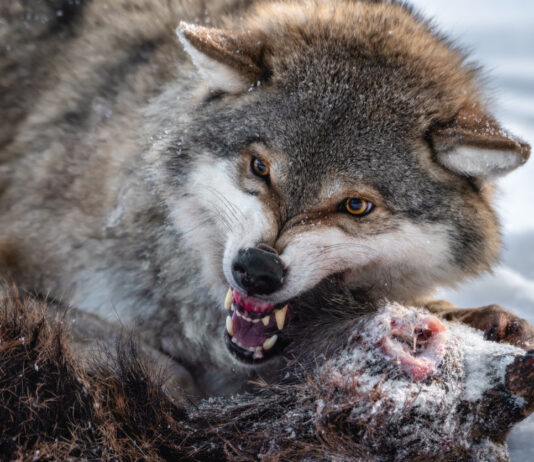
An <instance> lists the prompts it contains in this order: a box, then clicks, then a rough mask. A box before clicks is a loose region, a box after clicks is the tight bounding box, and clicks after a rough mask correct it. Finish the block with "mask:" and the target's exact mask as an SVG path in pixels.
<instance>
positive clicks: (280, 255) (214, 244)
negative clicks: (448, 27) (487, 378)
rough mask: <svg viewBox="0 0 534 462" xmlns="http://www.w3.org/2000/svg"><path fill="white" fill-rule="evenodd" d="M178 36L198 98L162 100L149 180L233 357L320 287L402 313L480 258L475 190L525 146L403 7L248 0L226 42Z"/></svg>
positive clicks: (273, 340) (489, 224) (483, 217)
mask: <svg viewBox="0 0 534 462" xmlns="http://www.w3.org/2000/svg"><path fill="white" fill-rule="evenodd" d="M178 35H179V37H180V40H181V42H182V44H183V45H184V47H185V49H186V51H187V52H188V53H189V55H190V56H191V58H192V61H193V63H194V64H195V65H196V67H197V69H198V71H199V77H200V78H199V79H198V80H199V82H198V83H199V84H200V90H199V89H198V88H197V82H196V79H194V78H192V79H191V78H190V79H189V80H188V82H190V83H189V85H190V86H191V89H192V88H193V87H195V90H193V89H192V90H191V92H190V93H189V95H190V96H189V97H187V98H185V99H184V97H182V101H181V102H177V100H176V99H174V100H172V102H169V95H172V90H171V91H170V93H168V94H167V96H166V98H167V103H166V104H167V106H168V107H169V111H170V112H174V113H175V114H176V116H175V117H174V118H173V117H169V118H168V120H170V125H169V123H167V126H166V127H167V130H166V132H167V131H170V135H167V136H166V137H163V138H164V139H165V140H166V142H161V141H160V142H159V145H158V146H160V147H161V146H164V153H165V154H164V155H163V156H161V155H158V159H159V161H158V162H159V164H158V165H160V167H162V168H161V169H160V170H162V171H163V172H164V173H163V177H164V181H163V182H164V184H165V186H164V188H163V190H164V195H165V199H166V201H167V204H168V206H169V210H170V214H171V218H172V222H173V223H174V224H175V225H176V226H177V227H178V228H179V229H180V231H181V232H183V234H184V239H187V240H188V243H189V245H190V246H191V248H193V249H195V251H196V254H197V255H198V258H199V260H200V261H201V267H202V271H203V272H204V276H205V278H206V284H207V286H211V287H213V288H214V289H213V290H215V291H216V292H217V294H218V295H219V296H222V291H223V290H225V289H223V288H222V287H223V286H224V285H226V286H228V285H229V286H230V287H231V291H230V292H229V293H228V295H227V299H226V304H225V305H226V308H227V309H230V314H229V317H228V320H227V331H228V345H229V347H230V348H231V349H232V350H233V351H234V352H235V353H236V355H237V356H238V357H239V358H240V359H242V360H247V359H248V360H250V361H254V362H260V361H261V360H263V359H265V358H267V357H268V356H270V355H273V354H274V352H276V351H277V349H279V348H281V347H280V345H281V342H277V340H278V339H279V337H283V335H281V332H280V331H282V329H283V328H284V326H285V324H286V323H287V322H288V320H289V319H291V316H292V315H293V314H292V310H291V300H292V299H294V298H295V297H297V296H299V295H300V294H303V293H307V292H309V291H313V290H314V288H317V287H318V285H319V283H320V282H321V281H324V280H325V279H328V278H330V279H336V280H337V281H338V282H339V284H341V285H342V286H344V287H349V288H350V289H351V290H360V289H361V290H365V291H367V292H368V293H371V294H373V296H376V297H388V298H390V299H393V300H397V301H400V302H409V301H411V300H414V299H416V298H417V297H420V296H424V295H426V294H428V293H429V292H430V291H432V290H433V289H434V288H435V287H436V286H438V285H449V286H450V285H454V284H455V283H457V282H458V281H460V280H462V279H464V278H466V277H469V276H474V275H477V274H479V273H481V272H483V271H485V270H488V269H489V268H490V267H491V265H492V264H493V263H494V262H495V261H496V259H497V258H498V254H499V246H500V244H499V231H498V225H497V219H496V217H495V214H494V211H493V210H492V208H491V206H490V196H491V194H492V183H491V182H492V180H493V179H495V178H497V177H499V176H501V175H503V174H506V173H507V172H509V171H511V170H513V169H514V168H516V167H518V166H520V165H521V164H523V163H524V162H525V161H526V159H527V157H528V154H529V147H528V146H527V145H526V144H524V143H522V142H521V141H519V140H517V139H515V138H513V137H512V136H511V135H509V134H508V133H507V132H505V131H504V130H502V129H501V128H500V127H499V125H498V124H497V122H496V121H495V120H494V119H493V118H492V117H491V115H490V114H489V113H488V112H487V111H486V109H485V107H484V104H483V101H482V100H481V97H480V95H479V89H478V85H477V81H476V71H475V69H474V68H472V67H470V66H468V65H467V64H466V63H465V62H464V60H465V58H464V57H463V56H462V55H461V54H460V53H459V52H458V51H457V50H455V49H454V48H452V47H451V46H450V44H448V43H447V42H446V41H444V40H443V39H442V38H440V37H439V36H437V35H436V34H435V33H434V32H433V31H432V30H431V28H430V27H429V25H428V24H426V23H425V22H423V21H422V20H420V19H419V18H417V17H416V16H414V15H413V14H412V13H411V12H410V11H409V10H408V9H406V7H404V6H401V5H399V4H396V3H390V2H387V3H386V2H384V3H381V2H352V1H337V2H334V1H332V2H325V1H320V2H319V1H307V2H291V1H286V2H279V3H263V4H262V5H260V6H259V7H257V8H256V9H254V10H253V11H252V12H251V13H250V14H249V15H248V16H247V17H246V18H245V20H244V22H243V24H242V26H241V27H239V28H237V27H235V26H231V25H230V26H229V28H226V29H214V28H205V27H201V26H196V25H188V24H181V25H180V27H179V28H178ZM202 89H203V90H202ZM180 91H182V89H181V90H180ZM199 95H200V96H199ZM173 105H174V106H179V109H173V108H172V106H173ZM156 144H157V143H156ZM159 149H160V152H161V150H162V149H161V148H159ZM161 159H163V160H161ZM185 172H187V174H185ZM221 303H222V300H221ZM288 304H289V307H287V305H288ZM295 322H297V320H295ZM301 322H302V319H301ZM230 340H231V341H230ZM273 346H274V348H273Z"/></svg>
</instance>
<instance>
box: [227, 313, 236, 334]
mask: <svg viewBox="0 0 534 462" xmlns="http://www.w3.org/2000/svg"><path fill="white" fill-rule="evenodd" d="M226 330H227V331H228V333H229V334H230V337H233V336H234V323H233V321H232V318H231V317H230V316H226Z"/></svg>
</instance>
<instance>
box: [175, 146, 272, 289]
mask: <svg viewBox="0 0 534 462" xmlns="http://www.w3.org/2000/svg"><path fill="white" fill-rule="evenodd" d="M236 170H237V168H236V165H235V161H234V160H228V159H220V158H216V157H214V156H212V155H210V154H208V153H206V154H205V155H204V156H202V157H199V158H197V159H196V160H195V165H194V167H193V170H192V172H191V174H190V175H189V178H188V182H187V184H186V186H185V194H183V195H181V196H177V197H175V198H171V199H170V200H168V201H167V202H168V205H169V211H170V218H171V221H172V222H173V224H174V225H175V227H176V228H177V229H179V231H180V232H181V234H182V237H183V239H184V241H185V242H186V244H187V246H188V248H190V249H192V250H193V251H194V253H195V255H196V256H197V257H198V258H199V259H200V260H201V268H200V270H201V272H202V275H203V279H204V280H205V283H206V285H207V286H208V287H209V286H210V285H215V286H217V287H218V289H219V290H226V289H227V288H228V283H230V284H232V282H233V281H232V278H231V262H232V260H233V259H234V258H235V256H236V255H237V253H238V252H239V250H240V249H242V248H246V247H255V246H256V245H257V244H259V243H260V242H273V241H274V239H275V237H276V235H277V233H278V226H277V220H276V217H275V216H274V215H273V213H272V212H270V211H269V210H268V209H267V208H266V207H265V206H264V204H263V203H262V202H261V201H260V200H259V198H258V197H256V196H253V195H251V194H248V193H247V192H245V191H243V190H242V189H241V188H240V187H239V186H238V185H237V182H236V174H235V172H236ZM225 279H226V281H225ZM234 287H235V285H234Z"/></svg>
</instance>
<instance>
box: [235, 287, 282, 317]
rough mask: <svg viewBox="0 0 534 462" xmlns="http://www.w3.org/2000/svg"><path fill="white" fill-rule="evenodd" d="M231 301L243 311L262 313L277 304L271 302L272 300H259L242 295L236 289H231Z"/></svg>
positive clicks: (270, 309)
mask: <svg viewBox="0 0 534 462" xmlns="http://www.w3.org/2000/svg"><path fill="white" fill-rule="evenodd" d="M232 302H233V303H234V304H235V305H239V306H240V307H241V308H243V309H244V310H245V311H249V312H252V313H262V314H263V313H268V312H270V311H272V310H273V308H274V307H275V306H276V305H277V304H276V303H273V302H267V301H264V300H259V299H257V298H254V297H250V296H247V295H244V294H242V293H241V292H239V291H238V290H237V289H234V290H233V297H232Z"/></svg>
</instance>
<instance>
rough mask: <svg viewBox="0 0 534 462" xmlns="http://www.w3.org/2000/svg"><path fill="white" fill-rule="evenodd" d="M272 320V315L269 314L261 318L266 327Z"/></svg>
mask: <svg viewBox="0 0 534 462" xmlns="http://www.w3.org/2000/svg"><path fill="white" fill-rule="evenodd" d="M270 320H271V317H270V316H268V315H267V316H265V317H263V318H261V322H262V323H263V325H264V326H265V327H267V326H268V325H269V321H270Z"/></svg>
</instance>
